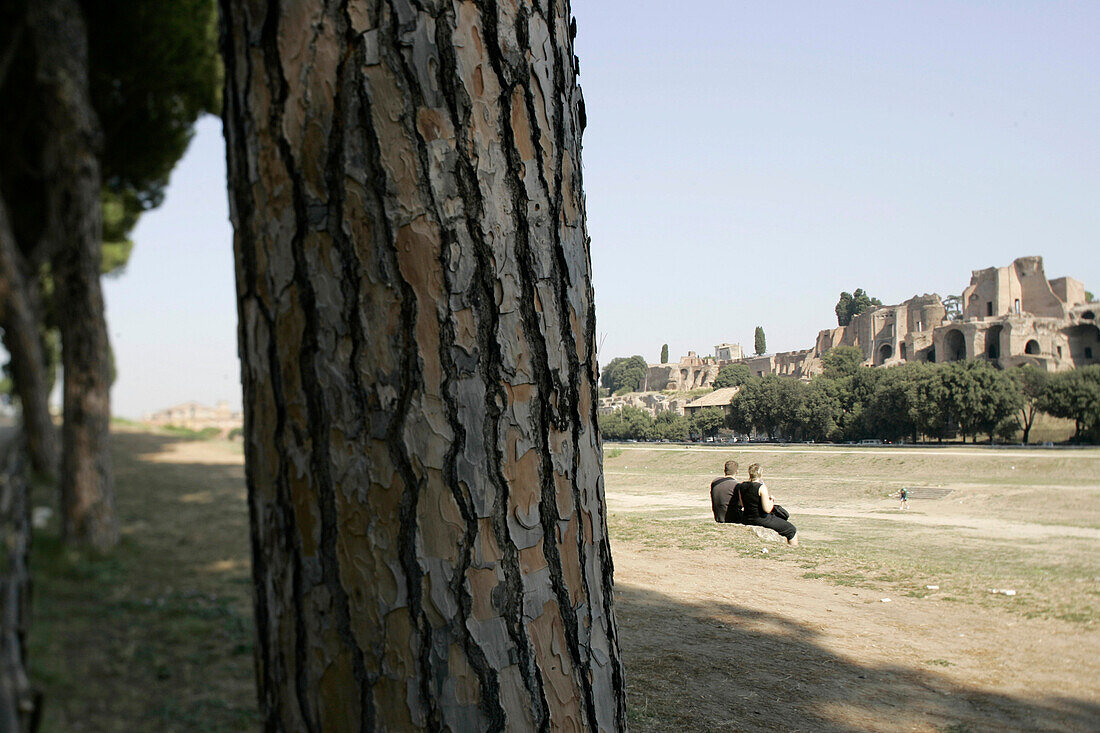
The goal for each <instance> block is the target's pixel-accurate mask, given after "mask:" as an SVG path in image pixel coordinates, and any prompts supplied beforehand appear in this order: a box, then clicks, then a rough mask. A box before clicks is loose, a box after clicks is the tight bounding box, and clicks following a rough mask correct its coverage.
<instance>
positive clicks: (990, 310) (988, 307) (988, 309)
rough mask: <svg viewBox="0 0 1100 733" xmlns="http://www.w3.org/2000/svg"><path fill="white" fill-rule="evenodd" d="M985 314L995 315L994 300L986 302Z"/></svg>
mask: <svg viewBox="0 0 1100 733" xmlns="http://www.w3.org/2000/svg"><path fill="white" fill-rule="evenodd" d="M985 314H986V315H987V316H991V315H993V301H992V300H987V301H986V302H985Z"/></svg>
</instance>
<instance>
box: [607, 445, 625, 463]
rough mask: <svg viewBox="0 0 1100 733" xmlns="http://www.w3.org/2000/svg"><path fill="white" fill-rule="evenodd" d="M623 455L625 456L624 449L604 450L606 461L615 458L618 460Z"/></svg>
mask: <svg viewBox="0 0 1100 733" xmlns="http://www.w3.org/2000/svg"><path fill="white" fill-rule="evenodd" d="M622 454H623V449H622V448H604V451H603V457H604V460H605V461H607V460H611V459H613V458H618V457H619V456H621V455H622Z"/></svg>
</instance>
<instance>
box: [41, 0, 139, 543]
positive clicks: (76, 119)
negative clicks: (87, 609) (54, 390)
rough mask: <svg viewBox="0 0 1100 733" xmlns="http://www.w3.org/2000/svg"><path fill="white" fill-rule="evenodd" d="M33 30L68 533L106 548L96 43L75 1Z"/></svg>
mask: <svg viewBox="0 0 1100 733" xmlns="http://www.w3.org/2000/svg"><path fill="white" fill-rule="evenodd" d="M28 8H29V9H28V13H27V18H28V28H29V29H30V31H31V37H32V38H33V42H34V43H35V46H36V49H35V51H36V54H37V56H38V66H39V68H38V76H39V82H40V83H41V84H42V85H43V86H44V87H45V89H46V90H47V94H46V95H44V105H45V107H46V112H45V115H44V116H45V120H46V123H47V124H49V125H51V126H52V129H51V135H50V137H49V140H50V147H49V150H48V151H47V154H46V156H45V160H46V161H47V164H48V165H49V170H48V171H46V176H47V190H48V191H49V195H48V198H49V201H48V202H47V234H46V235H45V236H46V238H47V239H48V240H49V243H48V244H47V247H46V248H47V250H48V251H50V252H52V257H51V264H52V274H53V278H54V298H55V306H56V308H57V311H58V313H59V314H60V316H59V321H60V331H61V348H62V356H61V360H62V367H63V369H64V379H65V384H64V390H63V401H64V407H63V418H64V424H63V427H62V432H61V443H62V444H61V451H62V454H61V514H62V532H63V534H64V536H65V537H66V539H67V540H68V541H70V542H76V543H81V544H89V545H92V546H94V547H98V548H101V549H102V548H106V547H110V546H112V545H114V544H115V543H116V542H117V541H118V522H117V520H116V517H115V509H114V488H113V486H112V483H111V464H110V455H109V453H108V431H109V428H110V396H109V391H110V357H109V347H108V342H107V323H106V319H105V315H104V310H103V293H102V290H101V287H100V280H99V264H100V250H101V247H102V241H101V239H102V231H101V221H100V216H101V214H100V201H99V191H100V174H99V160H98V158H97V151H98V147H99V125H98V121H97V120H96V116H95V111H94V110H93V108H92V104H91V99H90V97H89V92H88V43H87V32H86V30H85V26H84V21H83V17H82V14H81V10H80V6H79V4H78V3H77V2H76V1H75V0H35V1H34V2H32V3H30V5H29V6H28Z"/></svg>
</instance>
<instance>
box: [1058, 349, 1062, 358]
mask: <svg viewBox="0 0 1100 733" xmlns="http://www.w3.org/2000/svg"><path fill="white" fill-rule="evenodd" d="M1058 358H1059V359H1061V358H1062V347H1061V346H1059V347H1058Z"/></svg>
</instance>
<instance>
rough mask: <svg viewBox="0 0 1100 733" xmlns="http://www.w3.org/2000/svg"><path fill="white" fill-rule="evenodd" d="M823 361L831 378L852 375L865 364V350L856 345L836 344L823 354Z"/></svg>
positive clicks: (826, 374) (827, 375)
mask: <svg viewBox="0 0 1100 733" xmlns="http://www.w3.org/2000/svg"><path fill="white" fill-rule="evenodd" d="M821 363H822V365H823V366H824V368H825V371H824V374H825V376H826V377H829V378H830V379H840V378H841V377H851V376H853V375H855V373H856V372H858V371H859V370H860V368H861V367H862V366H863V352H862V351H860V350H859V348H858V347H855V346H834V347H833V348H831V349H829V350H828V351H826V352H825V353H824V354H823V355H822V356H821Z"/></svg>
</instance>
